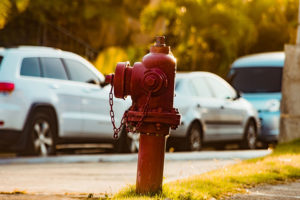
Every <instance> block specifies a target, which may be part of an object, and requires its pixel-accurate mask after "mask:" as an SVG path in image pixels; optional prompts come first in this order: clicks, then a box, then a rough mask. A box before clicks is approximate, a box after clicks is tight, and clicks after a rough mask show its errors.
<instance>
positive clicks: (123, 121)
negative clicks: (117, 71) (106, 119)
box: [109, 78, 152, 139]
mask: <svg viewBox="0 0 300 200" xmlns="http://www.w3.org/2000/svg"><path fill="white" fill-rule="evenodd" d="M113 87H114V85H113V78H112V80H111V89H110V92H109V105H110V111H109V114H110V118H111V123H112V125H113V131H114V135H113V138H114V139H118V134H119V132H120V131H121V129H122V127H123V126H124V125H125V128H126V131H128V132H132V133H136V132H137V131H138V130H139V128H140V127H141V125H142V124H143V120H144V118H145V116H146V115H147V113H148V107H149V101H150V98H151V93H152V91H149V93H148V96H147V100H146V103H145V105H144V107H143V114H142V117H141V118H140V120H139V121H138V122H137V124H136V126H135V127H134V128H130V127H129V126H128V124H127V118H128V116H127V113H128V110H126V111H125V113H124V115H123V117H122V119H121V124H120V126H119V127H118V128H117V127H116V123H115V113H114V110H113V105H114V95H113Z"/></svg>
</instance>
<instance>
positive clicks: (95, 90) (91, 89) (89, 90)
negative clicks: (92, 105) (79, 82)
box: [83, 88, 99, 93]
mask: <svg viewBox="0 0 300 200" xmlns="http://www.w3.org/2000/svg"><path fill="white" fill-rule="evenodd" d="M83 91H84V92H87V93H92V92H97V91H99V89H98V88H85V89H83Z"/></svg>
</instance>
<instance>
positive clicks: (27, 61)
mask: <svg viewBox="0 0 300 200" xmlns="http://www.w3.org/2000/svg"><path fill="white" fill-rule="evenodd" d="M20 74H21V75H22V76H37V77H39V76H41V68H40V64H39V60H38V58H34V57H33V58H24V59H23V61H22V64H21V71H20Z"/></svg>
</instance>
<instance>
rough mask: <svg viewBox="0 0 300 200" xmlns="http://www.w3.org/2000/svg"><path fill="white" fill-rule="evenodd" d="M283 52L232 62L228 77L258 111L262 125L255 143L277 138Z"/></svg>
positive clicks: (265, 143)
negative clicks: (257, 140)
mask: <svg viewBox="0 0 300 200" xmlns="http://www.w3.org/2000/svg"><path fill="white" fill-rule="evenodd" d="M284 59H285V55H284V52H270V53H260V54H254V55H248V56H245V57H241V58H239V59H237V60H236V61H234V62H233V64H232V67H231V70H230V72H229V75H228V78H229V79H230V83H231V84H232V86H233V87H234V88H236V89H237V90H239V91H241V92H242V93H243V97H244V98H245V99H247V100H248V101H249V102H250V103H252V105H253V106H254V107H255V108H256V109H257V110H258V113H259V118H260V121H261V125H262V130H261V135H260V136H259V138H258V139H259V141H261V142H262V143H263V144H264V146H267V145H268V144H269V143H276V142H277V140H278V136H279V119H280V101H281V81H282V70H283V66H284Z"/></svg>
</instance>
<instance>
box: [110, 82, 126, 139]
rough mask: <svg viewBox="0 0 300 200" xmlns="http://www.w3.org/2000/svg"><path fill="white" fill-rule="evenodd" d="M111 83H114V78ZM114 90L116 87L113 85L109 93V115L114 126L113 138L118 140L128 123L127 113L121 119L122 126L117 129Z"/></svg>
mask: <svg viewBox="0 0 300 200" xmlns="http://www.w3.org/2000/svg"><path fill="white" fill-rule="evenodd" d="M111 82H112V83H113V78H112V80H111ZM113 88H114V85H113V84H111V89H110V92H109V105H110V111H109V114H110V119H111V123H112V125H113V131H114V135H113V138H114V139H118V134H119V132H120V131H121V129H122V127H123V126H124V124H126V122H127V111H126V112H125V113H124V115H123V117H122V119H121V124H120V126H119V127H118V128H117V127H116V123H115V113H114V110H113V105H114V95H113ZM126 127H127V126H126Z"/></svg>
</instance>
